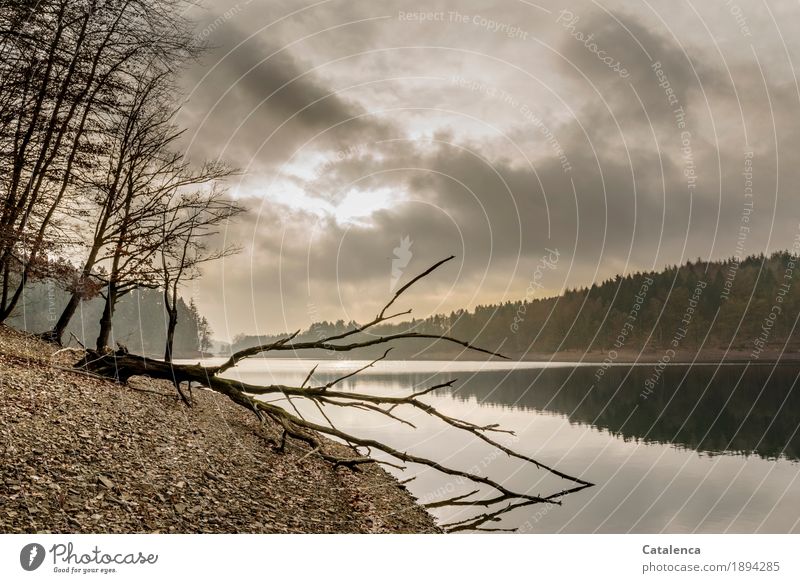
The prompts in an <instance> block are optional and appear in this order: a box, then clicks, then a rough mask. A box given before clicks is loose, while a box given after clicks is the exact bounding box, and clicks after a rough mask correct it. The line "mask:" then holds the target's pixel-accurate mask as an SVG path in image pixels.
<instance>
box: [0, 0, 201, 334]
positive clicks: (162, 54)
mask: <svg viewBox="0 0 800 583" xmlns="http://www.w3.org/2000/svg"><path fill="white" fill-rule="evenodd" d="M185 5H186V2H185V1H184V0H114V1H107V0H37V1H35V2H33V1H21V2H19V1H14V2H9V1H7V0H4V1H3V2H2V4H1V5H0V6H1V7H2V10H0V35H2V37H0V41H2V49H3V52H2V54H0V72H2V82H0V167H1V168H2V170H3V172H2V175H0V203H1V204H2V213H0V277H1V278H2V295H1V296H0V322H2V321H3V320H5V319H6V318H7V317H8V316H9V315H10V314H11V313H12V311H13V310H14V307H15V305H16V303H17V302H18V300H19V298H20V296H21V294H22V291H23V289H24V287H25V284H26V282H27V281H28V279H29V277H30V275H31V270H32V269H33V267H32V266H35V265H36V263H37V259H39V256H40V255H41V254H42V253H43V252H44V251H45V250H46V249H47V247H48V245H52V244H51V243H48V240H49V239H54V240H55V242H61V243H66V242H67V241H59V238H60V237H61V235H63V234H64V233H65V232H64V231H61V230H60V229H59V228H58V219H59V216H60V215H63V214H64V207H65V202H66V201H67V200H68V199H69V198H70V197H71V196H73V195H76V192H75V190H74V188H73V187H74V184H75V180H76V177H77V176H79V175H80V174H82V173H84V172H87V171H90V170H91V168H92V167H93V166H94V165H95V164H96V162H97V160H98V158H100V157H102V150H101V149H98V147H97V146H98V144H97V139H96V136H97V135H98V134H99V133H101V129H102V128H100V127H99V126H98V123H99V120H98V118H99V116H101V115H103V114H104V113H105V112H107V111H108V110H109V108H113V106H114V102H115V100H116V99H117V98H118V97H119V96H120V95H124V94H125V92H126V87H127V86H128V84H129V80H130V79H131V78H135V76H136V73H137V72H139V71H140V70H141V67H142V66H143V64H146V63H148V62H150V61H151V60H152V59H153V58H155V59H158V60H159V61H160V62H161V63H163V64H165V65H166V66H169V65H168V64H169V63H171V62H173V61H178V62H180V61H181V60H185V58H187V55H191V54H196V53H197V52H198V51H199V47H198V46H197V43H195V41H194V40H193V38H192V35H191V28H190V26H189V22H188V21H187V20H186V19H185V18H184V17H183V16H182V15H181V7H183V6H185ZM69 242H74V239H73V240H72V241H69Z"/></svg>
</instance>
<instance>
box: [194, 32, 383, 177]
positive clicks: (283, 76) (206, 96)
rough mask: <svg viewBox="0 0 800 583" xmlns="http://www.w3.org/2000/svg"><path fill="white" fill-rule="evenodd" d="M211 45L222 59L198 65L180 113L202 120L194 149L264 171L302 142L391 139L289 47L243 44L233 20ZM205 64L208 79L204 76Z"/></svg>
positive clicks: (256, 41)
mask: <svg viewBox="0 0 800 583" xmlns="http://www.w3.org/2000/svg"><path fill="white" fill-rule="evenodd" d="M214 40H215V42H219V44H220V48H219V49H218V52H220V53H222V57H221V59H220V60H218V61H217V62H206V63H204V64H203V66H202V67H197V68H196V69H195V70H194V71H193V72H192V78H191V79H189V80H187V85H188V86H191V87H194V91H193V92H192V95H191V97H190V101H189V104H188V105H187V108H186V109H187V111H186V113H185V115H186V117H191V118H192V119H193V120H199V121H202V125H200V126H199V127H198V129H197V133H196V134H195V135H194V136H193V139H192V146H193V151H195V152H199V153H202V154H205V155H206V156H216V155H222V156H224V157H226V158H232V159H237V160H245V161H250V162H251V163H252V164H253V165H255V166H256V167H257V168H258V169H259V170H260V171H265V170H268V169H269V168H270V167H273V166H275V165H277V164H281V163H283V162H286V161H287V160H288V159H289V157H290V155H291V153H292V152H293V150H294V149H295V148H298V147H300V146H302V145H303V144H305V142H307V141H311V142H312V144H311V146H310V147H312V148H320V147H322V148H343V147H347V145H348V144H350V143H352V142H353V141H354V140H356V139H358V140H365V139H379V138H382V137H386V136H388V135H390V132H391V130H390V128H389V126H388V125H387V124H386V123H384V122H382V121H380V120H377V119H375V118H374V117H372V116H371V115H370V114H369V112H368V111H366V110H364V108H363V107H361V106H359V105H358V104H357V103H355V102H353V101H352V100H350V99H349V98H348V97H347V95H341V94H338V93H337V89H336V88H335V87H333V86H330V85H326V84H323V83H322V82H321V81H320V79H319V73H318V72H315V71H313V70H312V69H313V66H312V65H310V64H308V63H302V62H300V61H298V60H297V59H296V58H295V57H294V56H293V55H292V53H291V51H290V50H288V49H286V48H284V47H281V46H279V45H273V44H270V43H268V42H267V41H265V40H263V39H262V37H261V36H259V35H256V36H255V37H252V38H249V39H248V35H247V34H246V33H245V32H244V31H242V30H240V29H239V28H237V26H236V24H235V23H228V24H227V26H226V27H225V28H224V29H222V30H220V31H219V32H218V33H217V34H216V35H215V37H214ZM241 41H245V42H243V44H239V43H240V42H241ZM237 45H238V46H237ZM209 67H213V70H212V71H211V74H209V75H208V76H206V77H205V78H203V76H204V75H205V73H206V71H207V70H208V68H209ZM227 143H229V144H230V145H229V146H228V148H226V150H225V151H221V146H223V145H225V144H227ZM240 163H241V162H240ZM248 166H249V164H248Z"/></svg>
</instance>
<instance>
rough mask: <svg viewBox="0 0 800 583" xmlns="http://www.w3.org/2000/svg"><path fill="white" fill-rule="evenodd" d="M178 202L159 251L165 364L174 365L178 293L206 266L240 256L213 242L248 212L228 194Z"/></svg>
mask: <svg viewBox="0 0 800 583" xmlns="http://www.w3.org/2000/svg"><path fill="white" fill-rule="evenodd" d="M176 198H177V202H176V203H175V204H174V205H172V206H171V207H165V209H164V213H163V219H162V223H161V226H162V234H161V237H162V239H163V240H164V241H165V242H166V243H164V244H163V245H161V247H160V249H159V256H160V258H161V281H160V282H159V284H160V285H161V286H162V289H163V293H164V307H165V309H166V312H167V338H166V344H165V346H164V361H165V362H172V354H173V344H174V339H175V329H176V328H177V326H178V299H179V296H178V293H179V291H180V289H181V285H182V284H184V283H186V282H187V281H191V280H192V279H195V278H197V277H199V276H200V275H201V271H200V268H201V266H202V265H203V264H204V263H208V262H211V261H217V260H219V259H222V258H224V257H228V256H230V255H233V254H235V253H238V252H239V250H240V249H239V247H237V246H234V245H222V246H214V245H213V244H212V243H210V242H209V240H210V239H212V238H214V237H215V236H217V235H218V234H219V229H220V227H221V226H222V225H223V224H225V223H227V222H228V221H230V220H231V219H233V218H235V217H236V216H237V215H239V214H241V213H243V212H244V211H245V208H244V207H243V206H241V205H239V204H237V203H235V202H233V201H231V200H230V199H229V198H228V196H227V194H226V193H225V192H224V191H221V190H217V191H214V190H212V192H210V193H203V192H199V193H192V194H191V195H177V196H176Z"/></svg>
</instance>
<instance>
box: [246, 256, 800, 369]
mask: <svg viewBox="0 0 800 583" xmlns="http://www.w3.org/2000/svg"><path fill="white" fill-rule="evenodd" d="M797 261H798V259H797V256H796V255H795V254H792V253H789V252H788V251H783V252H777V253H773V254H772V255H769V256H765V255H763V254H761V255H754V256H749V257H746V258H744V259H742V260H737V259H728V260H724V261H713V262H707V261H702V260H697V261H696V262H692V261H689V262H687V263H686V264H684V265H681V266H668V267H666V268H665V269H664V270H663V271H661V272H647V273H640V272H637V273H633V274H628V275H625V276H621V275H618V276H616V277H614V278H613V279H609V280H606V281H604V282H602V283H600V284H595V285H592V286H591V287H587V288H580V289H572V290H567V291H566V292H565V293H564V294H562V295H561V296H558V297H552V298H544V299H533V300H530V301H529V300H519V301H509V302H506V303H503V304H493V305H485V306H484V305H481V306H478V307H476V308H475V310H474V311H468V310H457V311H454V312H451V313H450V314H437V315H435V316H431V317H428V318H425V319H413V320H411V321H406V322H401V323H397V324H392V325H382V326H378V327H375V328H374V329H373V332H372V333H373V334H375V335H387V334H393V333H399V332H405V331H414V332H419V333H426V334H447V335H449V336H454V337H456V338H469V339H471V341H474V342H473V343H474V344H476V345H478V346H481V347H485V348H488V349H491V350H499V351H500V352H502V353H503V354H505V355H507V356H509V357H513V358H544V357H547V355H549V354H552V353H556V352H565V351H576V352H581V353H582V352H585V351H589V352H595V353H612V354H613V352H611V351H615V352H617V353H622V352H624V351H636V352H638V351H640V350H644V351H645V352H649V353H658V352H664V351H669V350H675V351H676V352H677V351H679V350H684V351H697V350H700V349H702V351H738V352H739V353H740V355H741V357H743V358H746V359H758V358H762V357H763V358H766V357H767V351H768V350H771V349H776V348H777V349H780V348H781V347H783V346H784V345H785V344H786V343H787V341H788V343H789V348H796V347H797V345H798V340H800V338H798V332H797V330H796V329H795V323H796V319H797V315H798V314H799V313H800V289H798V288H799V287H800V286H798V285H795V284H796V281H795V280H796V279H797V277H796V276H795V275H796V270H797V268H798V266H796V265H795V263H796V262H797ZM353 324H354V323H352V322H344V321H342V320H340V321H338V322H319V323H316V324H313V325H312V326H310V327H309V328H308V330H305V331H304V332H303V333H302V334H301V335H300V336H299V337H298V340H318V339H320V338H323V337H325V336H328V335H331V334H333V333H338V332H342V331H344V330H346V329H348V328H351V327H352V326H353ZM278 337H280V335H271V336H261V337H258V336H247V335H240V336H238V337H236V338H235V339H234V343H233V349H234V350H239V349H242V348H246V347H249V346H255V345H257V344H259V343H267V342H270V341H271V340H273V339H275V338H278ZM365 338H366V335H360V336H355V337H352V341H354V342H355V341H358V340H363V339H365ZM382 353H383V349H382V348H380V347H373V348H370V349H364V350H363V351H362V352H360V353H358V355H357V356H358V357H361V358H374V357H377V356H380V355H381V354H382ZM461 353H462V349H461V348H460V347H458V346H452V345H445V344H444V343H442V342H433V343H431V342H430V341H423V340H411V341H403V342H399V343H396V347H395V348H394V350H393V351H392V353H391V355H390V358H393V359H398V358H453V357H458V356H459V355H461ZM270 356H272V357H281V356H283V357H287V356H291V354H290V353H287V352H274V353H271V354H270ZM297 356H313V357H315V358H326V357H327V358H336V353H326V352H325V351H316V352H314V353H303V354H298V355H297ZM353 356H354V355H352V354H351V355H349V357H353ZM464 356H465V357H468V358H475V353H471V354H469V355H464Z"/></svg>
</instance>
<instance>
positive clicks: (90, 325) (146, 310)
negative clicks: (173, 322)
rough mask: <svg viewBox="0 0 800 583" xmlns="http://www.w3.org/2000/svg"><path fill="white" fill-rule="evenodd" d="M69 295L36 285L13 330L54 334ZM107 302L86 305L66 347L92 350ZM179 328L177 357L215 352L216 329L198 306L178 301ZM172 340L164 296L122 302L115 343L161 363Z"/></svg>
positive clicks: (148, 292) (138, 294)
mask: <svg viewBox="0 0 800 583" xmlns="http://www.w3.org/2000/svg"><path fill="white" fill-rule="evenodd" d="M69 297H70V296H69V294H68V293H67V292H65V291H63V290H62V289H60V288H58V287H56V286H55V285H53V284H52V283H47V282H37V283H35V284H31V285H29V286H28V287H26V289H25V293H24V296H23V298H22V300H21V301H20V303H19V304H18V306H17V309H16V310H15V312H14V314H12V316H11V317H10V318H9V320H8V324H9V325H11V326H14V327H15V328H18V329H20V330H27V331H28V332H34V333H40V332H46V331H47V330H50V329H52V327H53V322H54V321H55V319H56V318H58V316H59V314H60V313H61V310H62V309H63V307H64V305H66V303H67V302H68V301H69ZM103 304H104V300H103V299H102V298H101V297H96V298H94V299H92V300H85V301H83V302H81V305H80V309H79V310H78V311H77V313H76V315H75V317H73V318H72V320H71V321H70V323H69V326H68V327H67V334H66V337H65V338H64V343H65V344H72V345H73V346H74V345H76V343H75V341H74V339H73V337H72V336H71V334H74V335H75V337H76V338H78V339H79V340H80V341H81V342H82V343H83V344H84V345H85V346H92V345H93V343H94V341H95V338H97V334H98V332H99V329H100V324H99V321H100V315H101V313H102V312H103ZM178 314H179V318H178V325H177V328H176V330H175V349H174V351H175V356H176V358H182V357H184V358H188V357H193V356H197V355H198V354H199V353H200V351H201V350H208V349H209V347H210V346H211V329H210V327H209V325H208V322H207V321H206V319H205V318H204V317H203V316H201V315H200V313H199V311H198V309H197V306H195V304H194V303H193V302H191V303H189V304H188V305H187V304H186V302H184V301H183V299H182V298H181V299H179V300H178ZM166 334H167V314H166V312H165V310H164V297H163V292H162V291H160V290H152V289H141V288H140V289H136V290H134V291H132V292H131V293H129V294H127V295H126V296H125V297H123V298H122V299H120V301H119V303H118V305H117V308H116V310H115V311H114V318H113V324H112V331H111V340H112V342H114V343H116V342H119V343H121V344H124V345H125V346H127V347H128V349H130V350H131V351H133V352H136V353H138V354H147V355H155V356H158V357H161V356H162V354H163V351H164V341H165V339H166Z"/></svg>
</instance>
